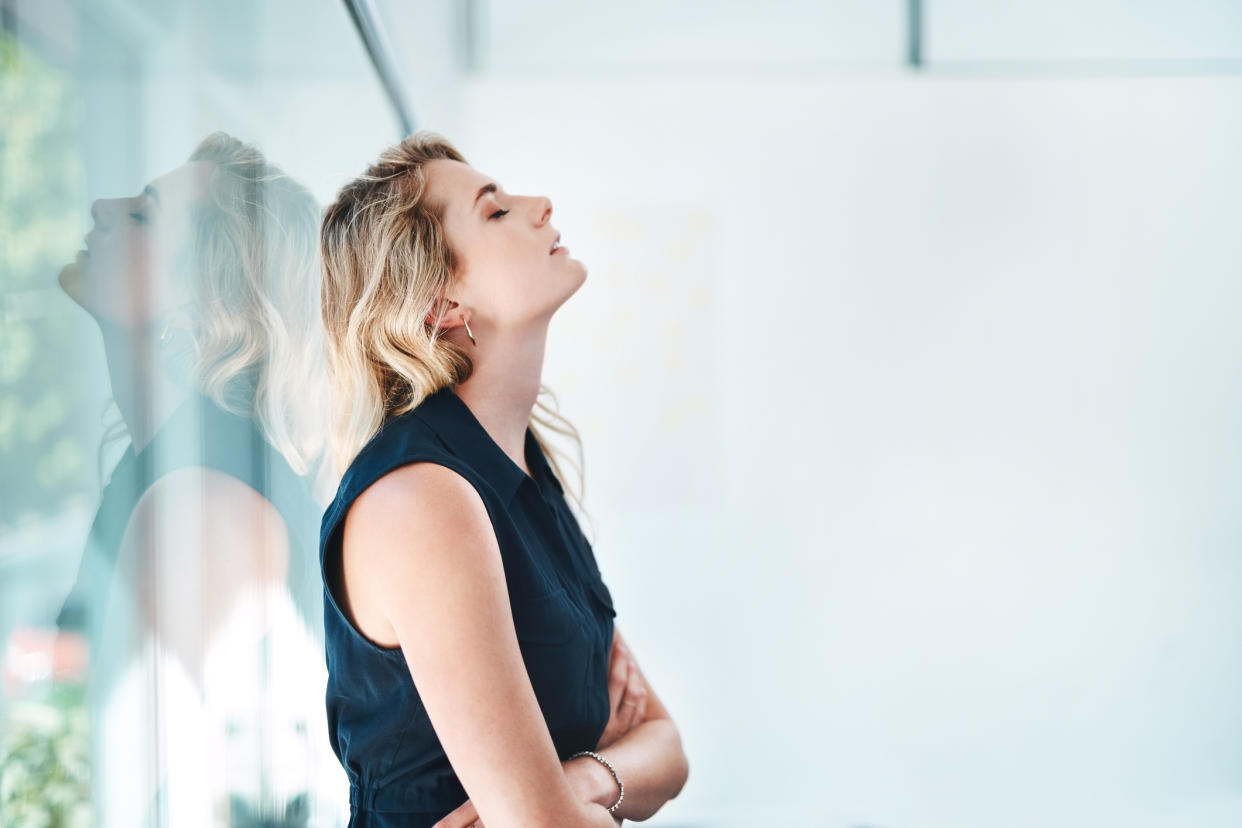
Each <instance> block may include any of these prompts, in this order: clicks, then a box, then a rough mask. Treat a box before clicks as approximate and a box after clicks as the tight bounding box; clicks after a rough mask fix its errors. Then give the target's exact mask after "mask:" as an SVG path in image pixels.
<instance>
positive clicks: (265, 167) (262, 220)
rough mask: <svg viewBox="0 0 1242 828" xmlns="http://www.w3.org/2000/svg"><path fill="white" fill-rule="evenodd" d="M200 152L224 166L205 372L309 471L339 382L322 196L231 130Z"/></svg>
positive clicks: (200, 305) (206, 262) (212, 236)
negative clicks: (325, 322)
mask: <svg viewBox="0 0 1242 828" xmlns="http://www.w3.org/2000/svg"><path fill="white" fill-rule="evenodd" d="M189 160H190V161H207V162H210V163H211V164H212V165H213V168H212V170H211V173H210V176H209V178H208V185H207V196H206V198H205V199H204V201H203V203H202V204H201V205H199V206H198V207H196V208H195V212H194V215H193V217H192V221H191V224H192V226H193V231H192V232H193V241H192V251H191V256H192V272H193V277H194V286H193V287H194V290H195V295H196V301H195V302H194V314H195V316H196V320H197V323H198V324H197V330H196V332H195V346H196V352H197V358H196V361H195V365H194V369H193V376H194V377H195V379H196V384H197V385H198V387H199V388H201V389H202V392H203V393H204V394H205V395H207V396H208V397H210V398H211V399H212V400H213V401H214V402H215V403H216V404H217V405H219V406H220V407H221V408H223V409H225V410H226V411H231V412H232V413H234V414H238V415H242V416H247V417H251V418H253V419H254V420H255V422H256V423H257V424H258V425H259V427H260V429H261V430H262V432H263V435H264V437H265V438H266V439H267V441H268V442H269V443H271V444H272V445H273V446H274V447H275V448H276V449H277V450H278V451H279V452H280V453H281V454H282V455H284V457H285V459H286V460H287V461H288V463H289V466H290V467H291V468H292V469H293V470H294V471H295V472H297V473H298V474H308V473H309V472H310V471H311V468H312V466H313V465H314V464H315V462H316V461H317V460H319V459H321V458H322V454H323V449H324V444H325V440H324V431H325V429H324V424H325V422H326V417H325V416H324V409H325V408H326V403H327V396H328V394H327V384H326V378H325V376H324V369H323V336H322V327H321V325H320V320H319V308H318V304H319V301H318V298H319V297H318V293H319V291H318V289H317V288H318V285H317V284H316V282H317V280H318V278H319V276H320V272H321V271H320V266H319V261H318V231H319V205H318V203H317V202H316V201H315V197H314V196H313V195H312V194H311V193H310V191H309V190H308V189H306V187H304V186H302V185H301V184H300V183H298V182H297V181H295V180H294V179H293V178H291V177H289V176H288V175H287V174H286V173H285V172H284V171H283V170H282V169H280V168H279V167H277V166H276V165H274V164H272V163H269V162H268V161H267V160H266V159H265V158H264V157H263V154H262V153H261V152H260V151H259V150H258V149H257V148H256V147H254V146H253V145H250V144H244V143H242V142H241V141H239V140H238V139H236V138H234V137H232V136H230V135H227V134H225V133H223V132H214V133H212V134H211V135H208V136H207V137H206V138H204V139H203V140H202V141H201V142H199V145H198V146H197V147H196V148H195V149H194V151H193V152H192V153H191V154H190V158H189Z"/></svg>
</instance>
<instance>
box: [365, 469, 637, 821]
mask: <svg viewBox="0 0 1242 828" xmlns="http://www.w3.org/2000/svg"><path fill="white" fill-rule="evenodd" d="M342 555H343V558H344V571H345V578H346V582H347V589H349V590H350V592H351V593H353V594H355V595H358V596H359V597H360V599H361V600H362V601H365V602H368V603H373V604H374V606H375V607H376V608H377V609H378V610H379V613H380V614H381V615H382V616H383V617H384V618H385V619H387V621H388V623H389V624H391V626H392V629H393V631H394V633H395V635H396V638H397V640H398V642H399V643H400V645H401V649H402V653H403V654H404V655H405V659H406V663H407V665H408V666H409V669H410V675H411V676H412V677H413V679H414V683H415V685H416V686H417V687H418V692H419V695H420V696H421V698H422V700H423V703H424V705H425V706H426V708H427V714H428V717H429V718H430V720H431V723H432V726H433V727H434V728H435V731H436V735H437V736H438V737H439V739H440V742H441V744H442V745H443V746H444V750H445V753H446V754H447V755H448V758H449V761H450V762H451V763H452V765H453V769H454V771H456V773H457V777H458V779H460V780H461V783H462V786H463V787H464V788H465V789H466V792H467V795H468V796H469V798H470V800H471V801H472V802H473V803H474V806H475V808H476V809H477V811H478V814H479V818H480V819H481V820H482V821H483V822H484V824H486V825H487V828H524V827H525V826H531V825H540V826H550V827H552V828H559V826H564V828H580V826H592V827H593V828H615V822H614V821H613V819H612V816H611V815H610V814H609V813H608V811H607V809H606V808H604V807H602V806H599V805H595V804H593V803H589V802H583V801H581V800H580V799H579V798H578V797H577V796H575V794H574V791H573V789H572V788H571V787H570V784H569V780H568V778H567V777H566V775H565V772H564V770H563V768H562V766H561V762H560V759H559V758H558V757H557V755H556V748H555V746H554V745H553V742H552V736H551V734H550V733H549V732H548V727H547V723H546V722H545V721H544V718H543V712H542V711H541V710H540V708H539V702H538V700H537V699H536V697H535V691H534V689H533V687H532V686H531V683H530V678H529V676H528V675H527V673H526V665H525V662H524V661H523V660H522V654H521V650H520V649H519V647H518V641H517V634H516V631H515V630H514V624H513V616H512V610H511V607H510V605H509V594H508V588H507V586H506V581H505V575H504V566H503V563H502V560H501V556H500V547H499V545H498V543H497V540H496V534H495V531H494V530H493V528H492V525H491V520H490V518H489V516H488V513H487V508H486V506H485V505H484V504H483V501H482V498H481V497H480V496H479V493H478V492H477V491H475V489H474V487H473V486H472V485H471V484H470V482H469V481H467V480H466V479H464V478H463V477H462V476H461V475H459V474H458V473H457V472H455V471H453V470H452V469H448V468H446V467H444V466H441V465H438V464H435V463H422V462H420V463H412V464H408V465H405V466H402V467H401V468H399V469H397V470H395V471H393V472H391V473H389V474H387V475H385V476H384V477H383V478H381V479H380V480H378V481H376V482H375V483H374V484H372V485H371V486H370V487H369V488H368V489H367V490H366V491H365V492H363V493H362V495H360V496H359V497H358V499H357V500H356V501H355V502H354V505H353V506H352V507H351V509H350V511H349V512H348V514H347V515H346V519H345V528H344V536H343V546H342ZM351 579H352V580H353V581H354V583H353V584H351V583H350V581H351ZM355 584H356V586H357V589H355V588H354V587H355Z"/></svg>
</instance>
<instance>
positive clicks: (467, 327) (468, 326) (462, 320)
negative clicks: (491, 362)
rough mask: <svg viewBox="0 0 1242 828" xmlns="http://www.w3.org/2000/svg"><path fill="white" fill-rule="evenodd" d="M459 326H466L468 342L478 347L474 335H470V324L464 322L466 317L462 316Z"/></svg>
mask: <svg viewBox="0 0 1242 828" xmlns="http://www.w3.org/2000/svg"><path fill="white" fill-rule="evenodd" d="M461 324H463V325H465V326H466V336H468V337H470V341H471V342H472V343H474V344H475V345H478V344H479V343H477V342H475V341H474V334H472V333H470V323H469V322H467V321H466V317H464V316H463V317H462V318H461Z"/></svg>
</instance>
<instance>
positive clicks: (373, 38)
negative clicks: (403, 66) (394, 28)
mask: <svg viewBox="0 0 1242 828" xmlns="http://www.w3.org/2000/svg"><path fill="white" fill-rule="evenodd" d="M345 8H346V9H347V10H348V11H349V16H350V18H351V19H352V20H353V21H354V28H356V29H357V30H358V36H359V37H361V38H362V45H363V48H365V49H366V50H367V55H368V56H369V57H370V58H371V65H372V66H374V67H375V74H376V75H377V76H378V77H379V81H380V84H381V85H382V86H383V87H384V93H385V94H386V95H388V101H389V103H391V104H392V108H393V111H394V112H395V113H396V115H397V120H398V121H400V123H401V129H402V130H403V132H402V137H405V136H406V135H409V134H410V133H411V132H413V131H414V115H413V113H412V112H411V111H410V104H409V99H408V97H407V96H406V94H405V86H404V85H403V84H402V83H401V78H400V75H398V73H397V68H396V65H395V64H394V62H393V55H392V53H391V52H390V51H389V49H388V46H387V45H386V41H385V40H384V38H383V36H382V32H381V30H380V25H379V21H378V20H376V16H375V13H374V10H373V7H372V5H371V2H370V0H345Z"/></svg>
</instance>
